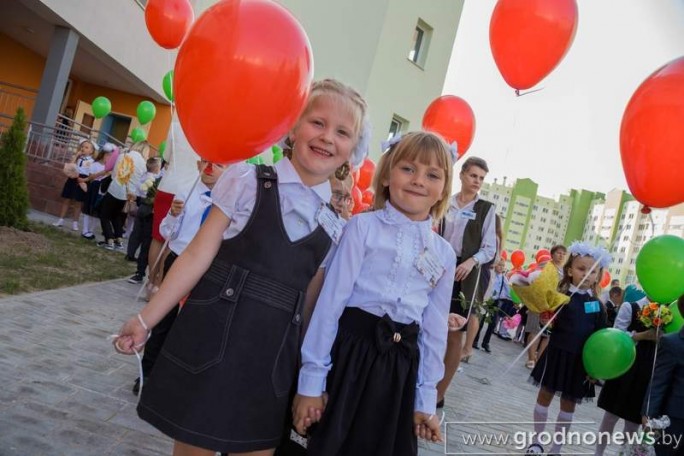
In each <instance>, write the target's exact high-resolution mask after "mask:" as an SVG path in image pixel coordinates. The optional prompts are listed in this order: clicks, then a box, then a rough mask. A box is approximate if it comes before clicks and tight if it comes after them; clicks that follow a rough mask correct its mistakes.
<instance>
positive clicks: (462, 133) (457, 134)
mask: <svg viewBox="0 0 684 456" xmlns="http://www.w3.org/2000/svg"><path fill="white" fill-rule="evenodd" d="M423 130H426V131H431V132H433V133H437V134H439V135H441V136H442V138H444V139H445V140H446V142H447V143H449V144H451V143H454V142H455V143H456V146H457V154H458V158H461V157H462V156H463V154H465V153H466V152H467V151H468V149H469V148H470V144H471V143H472V142H473V136H474V135H475V114H473V110H472V108H471V107H470V105H469V104H468V102H466V101H465V100H464V99H463V98H460V97H457V96H455V95H443V96H441V97H439V98H437V99H436V100H434V101H433V102H432V103H430V106H428V108H427V109H426V110H425V114H424V115H423Z"/></svg>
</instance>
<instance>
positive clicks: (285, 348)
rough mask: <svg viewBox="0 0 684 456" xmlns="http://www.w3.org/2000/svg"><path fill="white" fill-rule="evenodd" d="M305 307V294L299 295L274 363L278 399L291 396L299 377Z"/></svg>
mask: <svg viewBox="0 0 684 456" xmlns="http://www.w3.org/2000/svg"><path fill="white" fill-rule="evenodd" d="M303 306H304V293H300V294H299V299H298V300H297V304H296V306H295V309H294V312H292V313H291V314H290V315H291V320H290V321H289V322H288V324H287V325H286V327H285V330H284V332H283V337H282V341H281V343H280V347H279V349H278V353H277V355H276V358H275V362H274V363H273V371H272V372H271V382H272V383H273V392H274V393H275V395H276V397H283V396H287V395H289V394H290V391H291V390H292V386H293V383H294V380H295V377H296V375H297V366H298V364H299V362H298V361H299V336H300V331H301V323H302V308H303Z"/></svg>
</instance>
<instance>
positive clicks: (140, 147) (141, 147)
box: [130, 141, 150, 160]
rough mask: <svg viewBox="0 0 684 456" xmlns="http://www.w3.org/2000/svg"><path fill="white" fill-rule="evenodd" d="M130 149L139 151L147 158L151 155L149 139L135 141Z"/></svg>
mask: <svg viewBox="0 0 684 456" xmlns="http://www.w3.org/2000/svg"><path fill="white" fill-rule="evenodd" d="M130 150H131V151H133V150H134V151H136V152H138V153H139V154H140V155H142V157H143V158H144V159H145V160H147V159H148V158H149V157H150V143H148V142H147V141H138V142H136V143H133V145H132V146H131V148H130Z"/></svg>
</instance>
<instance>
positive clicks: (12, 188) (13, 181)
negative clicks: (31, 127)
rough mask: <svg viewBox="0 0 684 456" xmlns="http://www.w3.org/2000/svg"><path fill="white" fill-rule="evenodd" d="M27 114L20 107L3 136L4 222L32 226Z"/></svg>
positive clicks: (0, 193) (0, 214)
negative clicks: (27, 159) (27, 154)
mask: <svg viewBox="0 0 684 456" xmlns="http://www.w3.org/2000/svg"><path fill="white" fill-rule="evenodd" d="M25 130H26V116H25V114H24V109H23V108H19V109H17V114H16V115H15V116H14V120H13V121H12V126H11V127H10V128H9V129H8V130H7V131H5V132H4V133H3V134H2V136H1V137H0V226H10V227H14V228H18V229H21V230H26V229H28V218H27V214H28V210H29V196H28V186H27V184H26V156H25V155H24V147H25V145H26V133H25Z"/></svg>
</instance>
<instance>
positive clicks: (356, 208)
mask: <svg viewBox="0 0 684 456" xmlns="http://www.w3.org/2000/svg"><path fill="white" fill-rule="evenodd" d="M368 209H370V204H366V203H361V204H359V205H358V206H354V209H352V215H356V214H360V213H361V212H366V211H367V210H368Z"/></svg>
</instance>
